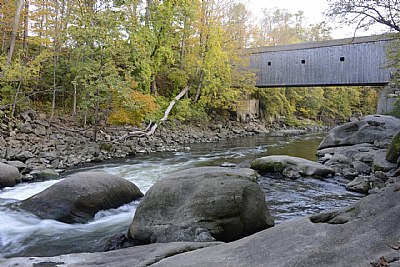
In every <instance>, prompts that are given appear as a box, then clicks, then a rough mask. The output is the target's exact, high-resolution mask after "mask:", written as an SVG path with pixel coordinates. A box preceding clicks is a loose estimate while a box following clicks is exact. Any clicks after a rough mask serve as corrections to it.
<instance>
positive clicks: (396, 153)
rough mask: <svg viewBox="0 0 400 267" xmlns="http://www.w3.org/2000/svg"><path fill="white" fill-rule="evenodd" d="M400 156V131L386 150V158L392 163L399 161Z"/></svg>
mask: <svg viewBox="0 0 400 267" xmlns="http://www.w3.org/2000/svg"><path fill="white" fill-rule="evenodd" d="M399 157H400V132H399V133H397V134H396V135H395V136H394V137H393V139H392V142H391V144H390V145H389V147H388V150H387V152H386V160H387V161H389V162H392V163H397V159H398V158H399Z"/></svg>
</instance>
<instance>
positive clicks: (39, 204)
mask: <svg viewBox="0 0 400 267" xmlns="http://www.w3.org/2000/svg"><path fill="white" fill-rule="evenodd" d="M142 196H143V193H142V192H140V190H139V188H138V187H137V186H136V185H134V184H133V183H131V182H129V181H128V180H125V179H122V178H119V177H116V176H114V175H111V174H107V173H102V172H82V173H76V174H73V175H71V176H70V177H68V178H66V179H64V180H62V181H60V182H58V183H56V184H54V185H52V186H51V187H49V188H47V189H46V190H44V191H42V192H40V193H38V194H36V195H34V196H32V197H30V198H28V199H26V200H23V201H22V202H21V204H20V207H21V208H22V209H24V210H26V211H28V212H31V213H33V214H35V215H36V216H38V217H40V218H43V219H54V220H57V221H61V222H65V223H84V222H87V221H88V220H90V219H92V218H93V216H94V215H95V214H96V212H98V211H100V210H107V209H111V208H117V207H119V206H121V205H123V204H126V203H129V202H132V201H133V200H135V199H138V198H140V197H142Z"/></svg>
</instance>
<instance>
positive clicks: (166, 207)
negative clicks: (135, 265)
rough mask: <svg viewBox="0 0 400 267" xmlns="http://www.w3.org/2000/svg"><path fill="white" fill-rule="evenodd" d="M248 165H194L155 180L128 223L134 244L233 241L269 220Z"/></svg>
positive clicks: (271, 222) (255, 176) (270, 223)
mask: <svg viewBox="0 0 400 267" xmlns="http://www.w3.org/2000/svg"><path fill="white" fill-rule="evenodd" d="M256 178H257V174H256V172H254V171H253V170H251V169H230V168H222V167H199V168H192V169H188V170H183V171H180V172H177V173H174V174H172V175H170V176H168V177H167V178H165V179H162V180H160V181H158V182H157V183H156V184H155V185H154V186H152V187H151V188H150V190H149V191H148V192H147V193H146V195H145V197H144V198H143V200H142V202H141V203H140V204H139V206H138V208H137V210H136V213H135V217H134V218H133V221H132V223H131V225H130V228H129V233H128V235H129V237H130V238H131V239H133V241H134V242H135V243H136V244H146V243H156V242H174V241H212V240H214V239H215V240H219V241H233V240H236V239H239V238H242V237H244V236H248V235H251V234H253V233H255V232H258V231H261V230H263V229H266V228H268V227H271V226H273V225H274V223H273V218H272V217H271V216H270V214H269V211H268V208H267V205H266V202H265V196H264V193H263V192H262V190H261V188H260V186H259V185H258V184H257V183H256Z"/></svg>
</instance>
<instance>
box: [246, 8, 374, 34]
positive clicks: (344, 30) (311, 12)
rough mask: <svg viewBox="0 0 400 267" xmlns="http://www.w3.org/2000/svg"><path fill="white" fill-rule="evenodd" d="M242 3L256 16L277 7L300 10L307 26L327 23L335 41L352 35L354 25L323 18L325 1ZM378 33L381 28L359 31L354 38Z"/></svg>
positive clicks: (294, 11)
mask: <svg viewBox="0 0 400 267" xmlns="http://www.w3.org/2000/svg"><path fill="white" fill-rule="evenodd" d="M243 3H245V4H246V7H247V8H248V9H249V10H250V11H251V12H252V13H253V14H255V15H256V16H261V14H262V9H263V8H267V9H271V8H274V7H277V8H280V9H287V10H289V11H290V12H291V13H296V12H297V11H299V10H302V11H304V14H305V17H306V19H307V22H308V24H311V23H318V22H321V21H328V23H329V25H330V26H331V27H332V28H333V31H332V37H333V38H335V39H340V38H347V37H353V35H354V29H355V25H354V27H347V26H343V25H340V26H338V25H335V23H334V21H330V19H327V18H325V15H324V12H326V11H327V9H328V8H329V5H328V2H327V1H326V0H243ZM380 31H381V28H374V29H371V30H370V31H368V32H363V31H360V30H359V31H357V32H356V36H367V35H372V34H377V33H379V32H380Z"/></svg>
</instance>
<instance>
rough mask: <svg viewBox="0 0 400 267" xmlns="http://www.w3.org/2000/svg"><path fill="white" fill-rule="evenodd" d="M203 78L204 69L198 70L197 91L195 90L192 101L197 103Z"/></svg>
mask: <svg viewBox="0 0 400 267" xmlns="http://www.w3.org/2000/svg"><path fill="white" fill-rule="evenodd" d="M203 79H204V71H203V70H200V79H199V85H198V86H197V92H196V97H195V98H194V103H197V102H198V101H199V99H200V95H201V87H203Z"/></svg>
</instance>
